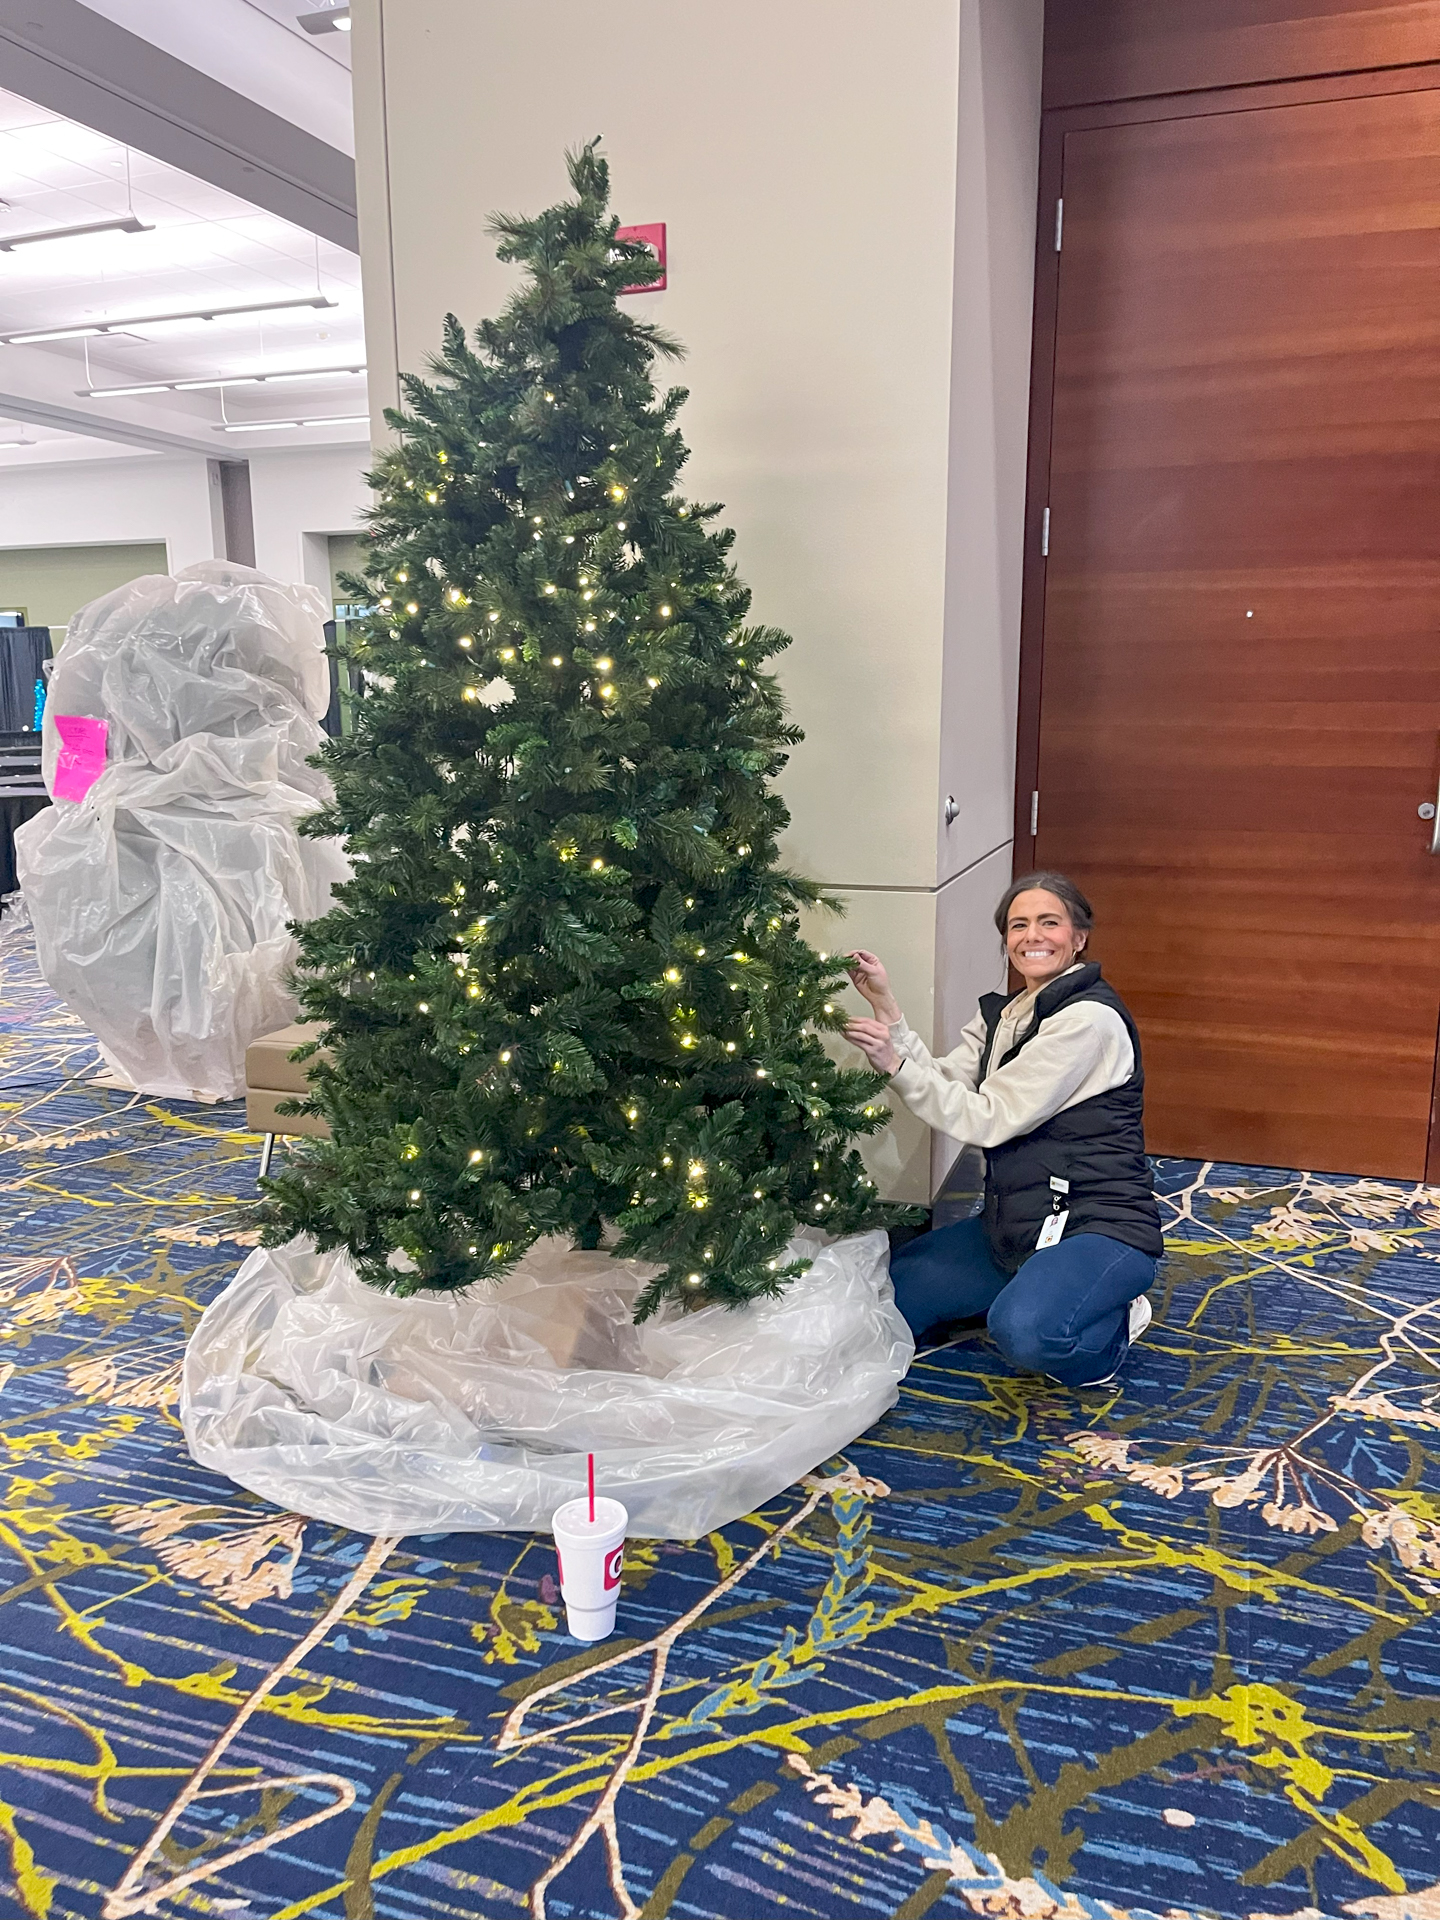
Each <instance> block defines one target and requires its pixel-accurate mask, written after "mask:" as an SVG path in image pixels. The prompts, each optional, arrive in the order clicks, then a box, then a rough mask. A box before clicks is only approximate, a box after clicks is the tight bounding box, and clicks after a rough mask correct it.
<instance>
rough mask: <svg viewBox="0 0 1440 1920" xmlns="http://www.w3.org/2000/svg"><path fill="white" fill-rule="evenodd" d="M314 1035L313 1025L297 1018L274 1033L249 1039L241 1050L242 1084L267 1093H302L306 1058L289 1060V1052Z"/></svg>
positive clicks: (307, 1068)
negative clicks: (242, 1056) (246, 1045)
mask: <svg viewBox="0 0 1440 1920" xmlns="http://www.w3.org/2000/svg"><path fill="white" fill-rule="evenodd" d="M314 1038H315V1028H314V1027H313V1026H310V1025H308V1024H307V1023H306V1022H304V1021H302V1020H297V1021H296V1022H295V1024H294V1025H293V1026H289V1027H281V1028H280V1030H279V1032H278V1033H267V1034H263V1035H262V1036H261V1038H260V1039H258V1040H252V1041H251V1042H250V1044H249V1046H248V1047H247V1048H246V1049H245V1085H246V1086H247V1087H255V1088H257V1089H258V1088H263V1089H264V1090H265V1091H266V1092H267V1093H304V1092H305V1091H306V1090H307V1089H308V1087H309V1085H310V1061H309V1060H292V1059H291V1058H290V1055H291V1054H292V1053H294V1051H295V1049H296V1048H297V1047H303V1046H304V1045H305V1043H306V1041H307V1040H313V1039H314ZM313 1057H314V1056H312V1058H313Z"/></svg>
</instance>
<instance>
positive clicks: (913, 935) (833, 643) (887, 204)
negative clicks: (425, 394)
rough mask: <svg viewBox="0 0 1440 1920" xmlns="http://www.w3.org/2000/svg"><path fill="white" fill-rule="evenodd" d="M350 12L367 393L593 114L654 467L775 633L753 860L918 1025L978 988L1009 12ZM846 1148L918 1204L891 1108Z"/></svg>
mask: <svg viewBox="0 0 1440 1920" xmlns="http://www.w3.org/2000/svg"><path fill="white" fill-rule="evenodd" d="M353 11H354V18H355V32H354V34H353V36H352V40H353V51H354V59H355V81H356V121H357V166H358V171H359V186H360V218H361V241H362V253H363V258H364V266H365V298H366V326H367V336H368V357H369V363H370V369H371V393H372V398H373V402H374V404H375V405H376V407H377V410H378V408H379V407H380V406H382V405H385V404H388V403H391V402H392V401H393V398H394V395H395V373H396V369H397V367H404V368H407V369H414V370H419V369H422V368H423V366H424V363H425V357H426V355H427V354H428V353H429V352H430V351H432V350H433V348H434V347H435V346H436V344H437V342H438V338H439V328H440V320H441V316H442V315H443V314H444V313H445V312H446V311H454V312H455V313H457V314H459V315H460V316H461V317H462V318H463V319H464V320H466V321H467V322H473V321H475V320H476V319H478V318H480V317H481V316H483V315H486V314H490V313H493V312H494V311H495V310H496V309H497V307H498V306H499V305H500V304H501V302H502V301H503V300H504V298H505V297H506V295H507V293H508V291H509V289H510V287H511V285H512V284H513V280H512V274H513V269H510V268H503V267H501V266H500V265H499V264H498V263H497V262H496V260H495V259H494V254H493V245H492V243H491V242H490V241H489V239H488V237H487V235H486V233H485V218H486V215H487V214H488V213H489V211H490V210H491V209H493V208H504V209H507V210H512V209H513V210H523V211H531V210H534V209H538V208H539V207H541V206H544V205H546V204H548V203H550V202H551V201H553V200H555V199H557V198H559V197H560V196H561V195H562V193H563V192H564V191H565V178H564V170H563V162H562V154H563V152H564V149H565V148H567V147H573V146H575V145H577V144H579V143H580V142H582V141H584V140H585V139H587V138H589V137H590V136H592V135H593V134H596V133H601V134H603V135H604V137H605V150H606V152H607V154H608V156H609V159H610V164H611V169H612V177H613V181H614V186H615V196H614V204H615V206H616V209H617V211H619V213H620V214H621V217H622V218H623V219H625V220H627V221H632V222H642V221H652V220H664V221H665V222H666V223H667V226H668V230H669V231H668V239H669V247H670V273H671V284H670V287H669V288H668V289H667V291H666V292H664V293H659V294H647V295H643V296H638V297H636V299H635V302H634V304H635V308H636V310H637V312H640V311H648V312H650V313H652V314H653V315H654V316H655V317H656V318H657V319H659V320H661V321H662V322H663V324H664V325H665V326H666V327H667V328H669V329H670V330H671V331H673V332H675V333H676V334H678V335H679V336H680V338H681V339H682V340H683V341H684V342H685V344H686V348H687V359H686V362H685V365H684V368H683V372H682V373H681V375H680V376H679V377H680V378H682V379H683V380H684V382H685V384H686V385H688V386H689V387H690V388H691V392H692V398H691V399H690V401H689V403H688V404H687V406H686V408H685V410H684V414H683V416H682V422H681V424H682V427H683V431H684V433H685V437H686V440H687V442H688V443H689V445H690V447H691V449H692V460H691V467H690V470H689V477H688V481H687V485H688V488H689V490H690V491H691V492H693V493H694V494H696V495H698V496H700V497H703V498H710V499H719V500H723V501H725V503H726V518H727V519H728V521H729V522H730V523H731V524H732V525H733V526H734V527H735V528H736V531H737V534H738V539H737V544H736V549H735V559H736V564H737V566H738V568H739V570H740V573H741V575H742V576H743V577H744V578H745V579H746V580H747V581H748V583H749V584H750V586H751V587H752V588H753V589H754V593H755V613H756V617H757V618H759V619H762V620H765V621H767V622H772V623H774V624H776V625H779V626H783V627H785V628H787V629H788V630H789V631H790V632H791V633H792V634H793V635H794V636H795V646H794V648H793V650H792V651H791V652H790V653H789V654H788V655H787V656H785V659H784V661H783V662H782V672H783V675H784V679H785V683H786V687H787V692H788V695H789V699H790V703H791V708H792V711H793V713H794V716H795V718H796V720H797V721H798V722H799V724H800V725H801V726H803V727H804V728H805V730H806V733H807V736H808V738H807V742H806V744H805V745H804V746H803V747H801V748H799V749H798V750H797V753H796V755H795V758H794V760H793V762H792V765H791V768H790V770H789V773H788V774H787V777H786V782H785V792H786V798H787V800H788V803H789V805H790V807H791V810H792V812H793V815H794V825H793V827H792V830H791V834H790V838H789V846H788V849H787V852H788V855H789V857H790V859H791V860H793V861H794V862H795V863H796V864H797V865H798V866H800V867H802V868H804V869H805V870H807V871H808V872H810V873H811V874H813V875H815V876H816V877H818V878H820V879H822V880H824V881H826V882H828V883H829V884H830V885H831V886H833V887H834V888H835V889H836V890H837V891H839V892H840V893H841V894H842V896H843V897H844V898H845V900H846V901H847V904H848V906H849V909H850V911H849V914H848V916H847V919H846V920H845V921H842V922H840V923H838V925H835V926H833V927H832V928H831V930H830V933H831V937H829V938H828V939H827V937H826V935H825V932H824V930H817V938H818V939H819V944H821V945H822V946H823V945H829V946H831V947H836V946H839V945H840V944H841V942H842V940H843V941H845V942H846V943H848V944H864V945H874V946H876V947H878V948H879V949H880V951H881V952H882V953H884V954H885V955H886V956H887V958H888V959H889V960H890V961H891V964H892V968H893V970H894V972H895V974H896V976H897V979H898V980H899V981H900V982H901V984H902V985H903V987H904V994H905V1002H906V1007H907V1011H908V1012H909V1014H910V1017H911V1019H912V1020H913V1021H914V1024H915V1025H916V1027H917V1028H918V1029H920V1030H921V1031H922V1032H924V1033H926V1034H927V1035H929V1034H932V1033H934V1032H935V1016H936V995H937V987H938V989H939V992H940V996H941V1004H942V1006H948V1005H949V1004H950V1003H951V1002H952V1001H954V1000H955V999H956V998H957V996H958V998H960V999H963V998H964V997H965V995H966V994H967V993H968V994H969V997H970V1000H971V1003H972V1004H973V998H974V991H975V990H978V989H979V988H980V987H982V986H988V985H990V984H991V979H990V977H989V975H988V974H987V975H986V976H985V977H984V978H981V979H977V980H973V981H972V979H971V975H972V974H973V973H974V972H975V967H976V961H975V956H974V951H973V942H972V941H970V940H969V938H968V934H966V933H965V928H966V927H968V919H967V917H966V916H967V914H969V915H970V917H971V918H973V914H970V909H971V907H972V906H973V904H974V903H973V899H972V895H974V894H975V888H974V886H973V885H970V886H966V885H964V884H963V883H964V882H965V880H966V876H967V875H974V874H977V873H979V874H983V877H984V888H982V891H984V890H986V889H988V888H989V886H990V877H991V874H992V871H993V870H994V868H995V863H996V861H997V860H998V861H999V862H1000V864H1001V865H1002V866H1003V865H1004V864H1005V862H1006V861H1007V860H1008V854H1007V853H1006V852H1005V850H1004V848H1005V842H1006V841H1007V840H1008V835H1009V815H1010V806H1011V793H1010V788H1011V784H1012V782H1013V772H1012V764H1013V761H1012V740H1013V733H1014V719H1013V704H1014V694H1013V682H1014V653H1015V635H1016V633H1017V632H1018V618H1019V577H1018V553H1019V549H1018V545H1017V541H1018V533H1019V519H1020V508H1021V504H1022V501H1021V498H1020V495H1021V490H1022V489H1023V470H1024V435H1025V381H1024V369H1025V365H1026V362H1027V360H1028V340H1029V324H1030V292H1029V275H1030V256H1031V252H1032V249H1033V239H1034V198H1035V154H1036V149H1037V147H1038V130H1039V49H1040V20H1041V11H1042V0H905V4H904V6H903V7H896V6H895V5H894V4H892V3H887V0H845V3H844V4H836V0H785V4H784V5H783V6H776V5H774V4H773V0H766V3H765V4H762V3H761V0H731V4H729V5H728V6H726V7H715V6H710V5H701V4H699V0H612V4H611V5H610V6H608V7H606V8H604V9H589V8H579V7H576V6H574V5H573V4H571V3H570V0H488V3H487V4H486V5H485V6H483V7H477V6H475V5H474V4H473V0H357V4H356V5H355V7H354V9H353ZM378 426H379V422H378V417H377V428H378ZM946 792H955V793H956V794H957V796H958V797H961V798H962V799H963V806H964V811H963V812H962V819H961V821H959V822H957V825H956V828H955V829H952V830H951V831H950V832H949V833H948V834H947V832H946V831H945V829H944V827H943V824H942V820H941V809H942V805H943V796H944V794H945V793H946ZM951 887H959V888H960V891H958V892H957V893H956V895H955V901H956V902H957V903H963V910H961V911H960V912H959V915H958V917H959V920H960V921H961V922H963V923H964V925H963V926H962V928H961V936H963V937H961V936H957V935H956V933H955V923H956V920H957V911H956V908H955V907H953V906H948V905H947V906H945V907H944V909H943V911H942V898H941V896H942V891H948V889H949V888H951ZM937 927H943V928H945V929H946V936H945V940H944V942H943V943H942V942H940V941H937ZM987 951H988V950H987ZM987 964H988V963H987ZM989 971H990V973H992V974H993V972H994V971H995V969H994V967H993V966H990V969H989ZM875 1164H876V1165H877V1167H879V1168H880V1170H881V1175H882V1177H883V1178H884V1181H885V1184H886V1186H887V1187H888V1188H890V1189H891V1190H892V1191H896V1192H904V1193H906V1194H907V1195H909V1196H911V1197H915V1196H922V1195H924V1194H925V1193H926V1192H927V1191H928V1187H929V1180H930V1149H929V1143H928V1141H927V1140H926V1138H925V1136H924V1134H923V1131H922V1130H920V1129H919V1128H917V1127H915V1126H914V1125H913V1124H907V1125H905V1126H902V1127H900V1128H897V1130H896V1133H895V1137H894V1139H893V1140H890V1141H887V1142H885V1143H883V1144H882V1145H881V1146H880V1147H879V1148H878V1149H877V1157H876V1159H875Z"/></svg>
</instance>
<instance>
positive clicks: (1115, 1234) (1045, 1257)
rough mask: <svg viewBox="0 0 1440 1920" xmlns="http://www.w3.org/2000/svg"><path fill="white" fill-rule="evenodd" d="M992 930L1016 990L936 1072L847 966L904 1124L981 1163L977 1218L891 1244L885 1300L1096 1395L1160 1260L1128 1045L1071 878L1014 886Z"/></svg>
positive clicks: (982, 1017)
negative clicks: (967, 1322) (962, 1326)
mask: <svg viewBox="0 0 1440 1920" xmlns="http://www.w3.org/2000/svg"><path fill="white" fill-rule="evenodd" d="M995 924H996V927H997V928H998V929H999V932H1000V935H1001V938H1002V939H1003V940H1004V942H1005V950H1006V955H1007V957H1008V959H1009V962H1010V965H1011V967H1012V968H1013V969H1014V971H1015V972H1016V973H1017V974H1018V975H1019V976H1020V979H1021V980H1022V981H1023V982H1024V985H1023V987H1022V988H1021V990H1020V991H1019V992H1018V993H1015V994H1012V995H1009V996H1007V995H1005V994H999V993H993V994H986V995H985V996H984V997H983V998H982V1000H981V1002H980V1008H979V1012H978V1013H977V1014H976V1016H975V1018H974V1020H972V1021H971V1023H970V1025H969V1026H968V1027H966V1029H965V1031H964V1033H963V1034H962V1036H961V1039H960V1045H959V1046H958V1047H956V1049H955V1051H954V1052H953V1053H949V1054H947V1055H946V1056H945V1057H944V1059H942V1060H936V1059H934V1058H933V1057H932V1056H931V1054H930V1053H929V1052H928V1050H927V1049H926V1047H925V1044H924V1042H923V1041H922V1040H921V1039H920V1038H919V1036H918V1035H917V1034H916V1033H914V1032H913V1031H912V1030H911V1028H910V1027H909V1025H908V1024H907V1023H906V1020H905V1016H904V1015H903V1013H902V1012H901V1011H900V1006H899V1003H898V1002H897V1001H896V999H895V996H894V994H893V993H892V992H891V990H890V981H889V976H888V975H887V973H886V970H885V967H884V964H883V962H882V961H881V960H880V958H879V956H878V955H876V954H873V953H867V952H864V951H863V950H862V951H859V952H856V953H855V954H853V955H852V956H851V959H852V963H853V964H852V966H851V970H850V971H851V978H852V979H853V980H854V982H855V985H856V986H857V987H858V988H859V990H860V992H861V993H862V994H863V995H864V996H865V998H866V999H867V1000H868V1001H869V1002H870V1005H871V1007H872V1008H873V1009H874V1012H875V1018H874V1019H873V1020H852V1021H851V1022H850V1024H849V1026H848V1027H847V1028H846V1033H847V1035H848V1037H849V1038H850V1039H851V1040H852V1041H853V1042H854V1043H855V1045H856V1046H857V1047H859V1048H860V1050H861V1052H862V1053H864V1055H865V1056H866V1058H867V1059H868V1060H869V1061H870V1064H871V1065H872V1066H873V1067H875V1068H876V1069H877V1070H878V1071H879V1072H881V1073H888V1074H889V1075H890V1077H891V1082H892V1084H893V1085H894V1088H895V1091H896V1092H897V1093H898V1094H899V1095H900V1097H901V1099H902V1100H903V1101H904V1102H905V1104H906V1106H908V1107H909V1108H910V1110H911V1112H912V1113H915V1114H917V1115H918V1116H919V1118H920V1119H922V1120H924V1121H926V1122H927V1123H928V1124H929V1125H930V1126H932V1127H936V1128H938V1129H939V1130H940V1131H941V1132H942V1133H947V1134H950V1135H951V1136H952V1137H953V1138H955V1139H957V1140H962V1141H964V1142H965V1143H966V1144H967V1145H971V1146H977V1147H982V1148H984V1149H985V1153H986V1173H985V1211H984V1214H983V1217H982V1218H980V1219H978V1220H963V1221H960V1222H958V1223H957V1224H956V1225H954V1226H951V1227H943V1228H941V1229H940V1230H939V1231H937V1232H934V1233H928V1234H924V1235H922V1236H921V1237H920V1238H919V1239H918V1240H912V1241H911V1242H910V1243H909V1244H908V1245H907V1246H904V1247H902V1248H901V1249H900V1250H899V1252H898V1253H896V1255H895V1256H894V1258H893V1260H892V1262H891V1277H892V1279H893V1280H894V1283H895V1299H896V1303H897V1304H898V1306H899V1308H900V1311H901V1312H902V1313H903V1314H904V1316H905V1318H906V1320H907V1321H908V1322H909V1324H910V1327H911V1330H912V1332H913V1333H914V1334H915V1336H916V1338H917V1339H919V1338H920V1336H921V1335H923V1334H924V1333H926V1332H928V1331H929V1329H930V1328H932V1327H934V1326H936V1325H938V1324H940V1323H942V1322H944V1321H949V1320H960V1319H967V1318H971V1317H974V1316H976V1315H979V1314H984V1315H985V1316H986V1318H987V1321H988V1325H989V1328H990V1332H991V1334H992V1335H993V1336H994V1338H995V1341H996V1344H997V1345H998V1346H999V1347H1000V1349H1001V1351H1002V1352H1003V1353H1004V1354H1005V1355H1006V1356H1007V1357H1008V1358H1009V1359H1010V1360H1011V1361H1012V1362H1013V1363H1014V1364H1015V1365H1016V1366H1017V1367H1019V1368H1021V1369H1022V1370H1024V1371H1027V1372H1035V1373H1046V1374H1049V1375H1051V1376H1052V1377H1053V1378H1055V1379H1057V1380H1059V1381H1060V1382H1061V1383H1062V1384H1063V1385H1065V1386H1072V1387H1080V1386H1094V1385H1098V1384H1099V1383H1100V1382H1101V1381H1103V1380H1108V1379H1110V1378H1111V1377H1112V1376H1113V1375H1114V1374H1115V1372H1116V1371H1117V1370H1118V1368H1119V1366H1120V1363H1121V1361H1122V1360H1123V1359H1124V1357H1125V1353H1126V1351H1127V1349H1128V1347H1129V1345H1130V1343H1131V1341H1132V1340H1134V1339H1136V1338H1138V1336H1139V1334H1140V1333H1141V1332H1143V1330H1144V1328H1145V1327H1146V1326H1147V1325H1148V1324H1149V1321H1150V1306H1149V1302H1148V1301H1147V1300H1146V1299H1145V1292H1146V1289H1147V1288H1148V1287H1149V1286H1150V1284H1151V1282H1152V1281H1153V1279H1154V1277H1155V1262H1156V1260H1157V1258H1158V1257H1159V1255H1160V1253H1161V1252H1162V1251H1163V1243H1162V1240H1161V1236H1160V1215H1159V1210H1158V1208H1157V1207H1156V1204H1155V1196H1154V1190H1153V1182H1152V1179H1151V1174H1150V1165H1149V1162H1148V1160H1147V1159H1146V1157H1145V1130H1144V1118H1143V1108H1144V1087H1145V1076H1144V1071H1143V1069H1142V1067H1141V1062H1140V1038H1139V1035H1138V1034H1137V1033H1136V1031H1135V1023H1134V1021H1133V1020H1132V1019H1131V1018H1130V1015H1129V1013H1128V1011H1127V1010H1126V1008H1125V1006H1124V1003H1123V1002H1122V1001H1121V999H1120V997H1119V995H1118V994H1117V993H1116V992H1115V991H1114V989H1113V988H1112V987H1110V986H1109V985H1107V983H1106V982H1105V981H1104V980H1103V979H1102V977H1101V973H1100V969H1099V967H1098V966H1094V965H1092V964H1089V963H1087V962H1086V961H1085V960H1083V959H1082V955H1083V954H1084V951H1085V947H1086V944H1087V942H1088V941H1089V938H1090V929H1091V925H1092V914H1091V909H1090V903H1089V901H1088V900H1087V899H1086V898H1085V896H1084V894H1083V893H1081V892H1080V890H1079V888H1078V887H1077V886H1076V885H1075V884H1074V882H1073V881H1071V880H1068V879H1066V877H1065V876H1064V875H1063V874H1059V873H1032V874H1028V875H1026V877H1025V878H1024V879H1022V880H1017V881H1015V882H1014V884H1013V885H1012V886H1011V887H1009V888H1008V889H1007V891H1006V893H1005V895H1004V897H1003V898H1002V899H1001V901H1000V904H999V906H998V907H997V908H996V910H995Z"/></svg>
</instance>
